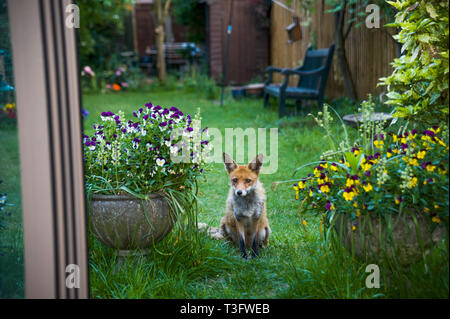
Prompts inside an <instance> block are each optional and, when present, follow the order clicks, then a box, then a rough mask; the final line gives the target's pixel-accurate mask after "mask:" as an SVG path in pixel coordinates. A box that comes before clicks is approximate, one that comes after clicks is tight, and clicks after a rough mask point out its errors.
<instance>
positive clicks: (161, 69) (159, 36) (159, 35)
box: [155, 0, 171, 83]
mask: <svg viewBox="0 0 450 319" xmlns="http://www.w3.org/2000/svg"><path fill="white" fill-rule="evenodd" d="M170 1H171V0H166V2H165V4H164V11H163V8H162V4H161V0H156V1H155V2H156V12H157V17H158V21H157V22H158V25H157V27H156V29H155V33H156V50H157V52H158V56H157V60H156V69H157V70H158V78H159V80H160V81H161V82H162V83H165V82H166V79H167V73H166V57H165V52H164V37H165V35H164V22H165V20H166V17H167V15H168V13H169V7H170Z"/></svg>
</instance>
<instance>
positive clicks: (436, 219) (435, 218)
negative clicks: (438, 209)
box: [431, 216, 441, 224]
mask: <svg viewBox="0 0 450 319" xmlns="http://www.w3.org/2000/svg"><path fill="white" fill-rule="evenodd" d="M431 220H432V221H433V223H437V224H439V223H440V222H441V219H440V218H439V217H437V216H434V217H433V218H432V219H431Z"/></svg>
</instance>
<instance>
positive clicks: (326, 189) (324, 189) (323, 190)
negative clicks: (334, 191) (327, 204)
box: [320, 184, 330, 193]
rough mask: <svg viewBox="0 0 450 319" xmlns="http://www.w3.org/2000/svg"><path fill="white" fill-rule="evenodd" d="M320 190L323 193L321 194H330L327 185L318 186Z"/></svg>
mask: <svg viewBox="0 0 450 319" xmlns="http://www.w3.org/2000/svg"><path fill="white" fill-rule="evenodd" d="M320 190H321V191H322V192H323V193H329V192H330V188H329V187H328V185H326V184H325V185H321V186H320Z"/></svg>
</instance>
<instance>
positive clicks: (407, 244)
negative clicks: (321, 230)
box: [334, 211, 448, 266]
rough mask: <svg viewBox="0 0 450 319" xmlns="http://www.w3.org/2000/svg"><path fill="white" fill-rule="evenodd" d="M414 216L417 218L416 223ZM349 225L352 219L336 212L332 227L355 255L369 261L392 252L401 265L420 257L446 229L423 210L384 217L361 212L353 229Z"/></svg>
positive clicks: (440, 237)
mask: <svg viewBox="0 0 450 319" xmlns="http://www.w3.org/2000/svg"><path fill="white" fill-rule="evenodd" d="M414 219H415V220H416V221H417V227H416V223H415V222H414ZM353 226H354V222H353V223H352V221H351V220H350V218H349V217H348V216H347V215H345V214H339V213H338V214H337V215H336V221H335V224H334V227H335V229H336V231H337V233H338V234H339V236H340V238H341V240H342V242H343V244H344V246H345V247H346V248H347V250H349V251H350V252H352V251H353V253H354V255H355V256H356V257H358V258H361V259H365V258H369V259H371V260H372V261H376V260H378V259H379V258H382V257H388V258H392V257H393V256H395V257H396V259H397V261H398V263H399V264H400V265H403V266H407V265H409V264H411V263H413V262H416V261H418V260H420V258H422V256H423V253H425V254H428V253H429V252H430V250H431V249H432V248H433V247H434V246H435V245H436V244H437V243H438V242H441V241H442V240H443V239H444V238H445V236H446V232H448V230H446V227H445V226H443V225H436V224H434V225H433V222H432V221H431V219H430V218H429V216H427V215H425V213H423V212H415V211H413V212H410V213H409V214H405V213H404V214H402V216H399V215H392V216H390V218H389V219H388V221H386V219H384V218H380V217H374V216H371V215H361V216H360V217H359V218H358V219H357V224H356V225H355V230H354V231H353V230H352V227H353ZM420 241H421V242H422V245H423V250H422V248H421V246H422V245H421V243H420Z"/></svg>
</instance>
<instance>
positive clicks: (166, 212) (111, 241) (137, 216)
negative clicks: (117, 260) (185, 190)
mask: <svg viewBox="0 0 450 319" xmlns="http://www.w3.org/2000/svg"><path fill="white" fill-rule="evenodd" d="M90 213H91V218H90V219H91V225H92V230H93V232H94V234H95V236H96V237H97V238H98V239H99V240H100V242H102V243H103V244H105V245H106V246H109V247H112V248H117V249H119V256H127V255H130V254H145V253H146V252H148V249H149V248H151V247H152V245H153V244H156V243H157V242H159V241H160V240H162V239H163V238H164V237H165V236H166V235H167V234H168V233H169V232H170V231H171V230H172V227H173V224H174V222H175V217H174V214H172V213H171V210H170V208H169V205H168V203H167V201H166V199H164V198H163V197H161V196H160V195H157V194H151V195H150V196H149V199H148V200H142V199H139V198H136V197H132V196H130V195H93V196H92V198H91V202H90Z"/></svg>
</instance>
